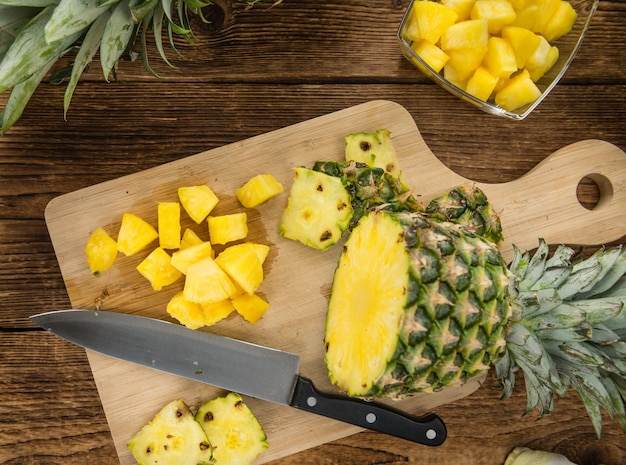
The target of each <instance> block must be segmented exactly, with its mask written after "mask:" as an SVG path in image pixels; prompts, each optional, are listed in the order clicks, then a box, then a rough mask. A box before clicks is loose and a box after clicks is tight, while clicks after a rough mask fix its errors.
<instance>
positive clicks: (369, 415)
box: [291, 376, 447, 446]
mask: <svg viewBox="0 0 626 465" xmlns="http://www.w3.org/2000/svg"><path fill="white" fill-rule="evenodd" d="M291 406H292V407H296V408H299V409H301V410H306V411H308V412H313V413H317V414H318V415H323V416H325V417H329V418H334V419H335V420H340V421H344V422H346V423H350V424H352V425H356V426H360V427H362V428H367V429H371V430H373V431H379V432H381V433H386V434H389V435H391V436H395V437H399V438H402V439H408V440H409V441H413V442H417V443H420V444H425V445H427V446H439V445H441V444H442V443H443V441H444V440H445V439H446V435H447V432H446V426H445V425H444V423H443V421H442V420H441V418H439V417H438V416H437V415H435V414H432V413H430V414H427V415H424V416H421V417H416V416H411V415H407V414H406V413H404V412H401V411H398V410H395V409H392V408H390V407H387V406H386V405H381V404H375V403H371V402H366V401H362V400H359V399H351V398H349V397H342V396H335V395H329V394H322V393H321V392H319V391H318V390H317V389H315V386H313V383H312V382H311V380H309V379H306V378H303V377H301V376H298V379H297V381H296V387H295V390H294V395H293V398H292V400H291Z"/></svg>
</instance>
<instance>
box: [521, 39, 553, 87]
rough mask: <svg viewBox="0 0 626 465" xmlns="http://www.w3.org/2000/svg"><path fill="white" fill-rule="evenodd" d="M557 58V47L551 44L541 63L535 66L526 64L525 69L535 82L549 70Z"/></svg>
mask: <svg viewBox="0 0 626 465" xmlns="http://www.w3.org/2000/svg"><path fill="white" fill-rule="evenodd" d="M558 59H559V49H558V47H556V46H555V45H553V46H551V47H550V50H548V53H547V55H546V57H545V60H544V62H543V64H542V65H540V66H535V67H529V66H527V67H526V69H527V70H528V72H529V73H530V78H531V79H532V80H533V82H537V81H538V80H539V79H541V78H542V77H543V75H544V74H546V73H547V72H548V71H550V69H552V67H553V66H554V65H555V64H556V62H557V61H558Z"/></svg>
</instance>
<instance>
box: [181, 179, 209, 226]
mask: <svg viewBox="0 0 626 465" xmlns="http://www.w3.org/2000/svg"><path fill="white" fill-rule="evenodd" d="M178 198H179V200H180V203H181V205H182V206H183V208H184V209H185V211H186V212H187V214H188V215H189V217H190V218H191V219H192V220H193V221H195V222H196V223H197V224H200V223H202V222H203V221H204V219H205V218H206V217H207V216H208V214H209V213H211V211H212V210H213V209H214V208H215V206H216V205H217V203H218V201H219V200H218V198H217V195H215V193H214V192H213V191H212V190H211V188H210V187H209V186H206V185H201V186H185V187H179V188H178Z"/></svg>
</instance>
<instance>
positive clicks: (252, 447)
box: [196, 392, 269, 465]
mask: <svg viewBox="0 0 626 465" xmlns="http://www.w3.org/2000/svg"><path fill="white" fill-rule="evenodd" d="M196 420H197V421H198V423H200V425H201V426H202V428H203V429H204V431H205V432H206V434H207V437H209V438H211V443H212V445H213V446H214V457H215V462H216V464H220V463H223V464H227V465H249V464H250V463H252V462H253V461H254V460H255V459H256V458H257V457H258V456H259V455H260V454H261V453H263V451H265V450H266V449H267V448H268V447H269V443H268V442H267V435H266V434H265V431H264V430H263V427H262V426H261V424H260V423H259V421H258V420H257V418H256V417H255V416H254V414H253V413H252V411H251V410H250V408H249V407H248V406H247V405H246V404H245V403H244V401H243V399H242V398H241V396H240V395H239V394H236V393H234V392H231V393H229V394H227V395H226V396H224V397H219V398H217V399H213V400H210V401H208V402H205V403H204V404H203V405H201V406H200V408H199V409H198V412H197V413H196Z"/></svg>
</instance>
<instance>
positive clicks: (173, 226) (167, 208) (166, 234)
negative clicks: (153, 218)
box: [157, 202, 181, 249]
mask: <svg viewBox="0 0 626 465" xmlns="http://www.w3.org/2000/svg"><path fill="white" fill-rule="evenodd" d="M157 223H158V224H157V226H158V233H159V245H160V246H161V247H162V248H164V249H178V248H179V247H180V238H181V236H180V204H179V203H178V202H159V205H158V206H157Z"/></svg>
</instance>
